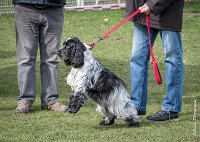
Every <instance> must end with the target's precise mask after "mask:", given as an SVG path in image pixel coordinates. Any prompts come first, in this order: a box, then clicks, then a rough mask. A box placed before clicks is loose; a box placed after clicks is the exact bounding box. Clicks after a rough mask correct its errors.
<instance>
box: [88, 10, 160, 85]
mask: <svg viewBox="0 0 200 142" xmlns="http://www.w3.org/2000/svg"><path fill="white" fill-rule="evenodd" d="M138 13H140V10H137V11H135V12H134V13H132V14H131V15H129V16H128V17H127V18H125V19H124V20H123V21H121V22H120V23H119V24H117V25H116V26H115V27H113V28H112V29H110V30H109V31H108V32H106V33H105V34H104V35H103V36H101V37H100V38H99V39H98V40H97V41H96V42H93V43H90V44H88V45H89V46H91V47H92V48H93V47H94V46H95V45H96V43H97V42H99V41H101V40H103V39H105V38H106V37H107V36H108V35H109V34H111V33H112V32H114V31H115V30H117V29H118V28H119V27H121V26H122V25H123V24H124V23H125V22H127V21H128V20H130V19H131V18H133V17H134V16H135V15H137V14H138ZM146 23H147V29H148V39H149V47H150V56H151V63H152V66H153V69H154V75H155V77H156V81H157V83H158V84H162V78H161V75H160V71H159V68H158V66H157V62H156V59H155V57H154V55H153V51H152V44H151V37H150V15H147V16H146Z"/></svg>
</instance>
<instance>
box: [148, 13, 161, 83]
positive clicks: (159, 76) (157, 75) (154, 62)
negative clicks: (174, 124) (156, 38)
mask: <svg viewBox="0 0 200 142" xmlns="http://www.w3.org/2000/svg"><path fill="white" fill-rule="evenodd" d="M146 23H147V30H148V39H149V48H150V56H151V64H152V67H153V70H154V75H155V77H156V81H157V83H158V84H162V78H161V75H160V71H159V68H158V65H157V62H156V59H155V57H154V55H153V50H152V44H151V36H150V15H147V16H146Z"/></svg>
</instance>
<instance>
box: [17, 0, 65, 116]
mask: <svg viewBox="0 0 200 142" xmlns="http://www.w3.org/2000/svg"><path fill="white" fill-rule="evenodd" d="M13 3H14V5H15V18H16V52H17V65H18V86H19V96H18V105H17V108H16V112H17V113H28V112H30V111H31V108H32V105H33V102H34V101H35V98H36V58H37V51H38V49H39V50H40V52H39V53H40V77H41V88H42V89H41V96H40V98H41V107H42V108H43V109H48V110H51V111H61V112H65V111H66V110H67V106H65V105H63V104H62V103H59V102H58V101H57V99H58V88H57V78H56V77H57V65H58V61H59V60H58V57H57V51H58V50H59V48H60V42H61V35H62V30H63V24H64V0H45V1H44V0H37V1H36V0H13Z"/></svg>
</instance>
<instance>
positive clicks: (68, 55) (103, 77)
mask: <svg viewBox="0 0 200 142" xmlns="http://www.w3.org/2000/svg"><path fill="white" fill-rule="evenodd" d="M63 44H64V47H63V48H62V49H60V50H59V51H58V56H59V57H61V58H62V59H64V63H65V64H66V65H67V66H72V68H71V71H70V73H69V74H68V76H67V78H66V80H67V84H68V85H70V86H71V89H72V94H71V96H70V102H69V105H68V107H69V108H68V111H69V112H70V113H77V112H78V111H79V109H80V107H81V106H82V105H83V104H84V101H85V100H86V99H87V98H90V99H92V100H93V101H94V102H95V103H96V105H97V111H99V112H101V114H102V115H103V121H101V122H100V125H112V124H114V121H115V119H116V118H122V119H124V120H125V121H126V122H127V123H128V126H129V127H139V121H138V115H137V110H136V109H135V107H134V105H133V103H132V101H131V100H130V98H129V93H128V91H127V87H126V85H125V83H124V82H123V81H122V80H121V79H120V78H119V77H117V76H116V75H115V74H114V73H112V72H111V71H109V70H108V69H106V68H105V67H103V66H102V65H101V64H100V63H99V62H98V61H97V60H96V59H95V58H94V57H93V56H92V53H91V50H90V48H91V47H90V46H88V45H86V44H84V43H82V42H81V41H80V40H79V39H78V38H76V37H72V38H68V39H67V40H66V41H65V42H64V43H63Z"/></svg>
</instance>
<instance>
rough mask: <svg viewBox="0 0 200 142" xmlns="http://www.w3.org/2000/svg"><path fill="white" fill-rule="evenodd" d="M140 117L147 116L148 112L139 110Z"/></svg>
mask: <svg viewBox="0 0 200 142" xmlns="http://www.w3.org/2000/svg"><path fill="white" fill-rule="evenodd" d="M137 113H138V115H146V110H137Z"/></svg>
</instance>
